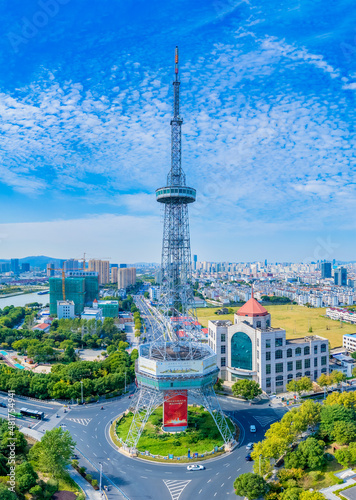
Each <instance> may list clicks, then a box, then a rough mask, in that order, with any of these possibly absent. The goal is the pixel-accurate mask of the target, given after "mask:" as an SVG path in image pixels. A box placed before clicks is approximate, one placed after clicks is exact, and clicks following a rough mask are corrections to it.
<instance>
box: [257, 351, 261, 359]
mask: <svg viewBox="0 0 356 500" xmlns="http://www.w3.org/2000/svg"><path fill="white" fill-rule="evenodd" d="M257 359H260V351H257Z"/></svg>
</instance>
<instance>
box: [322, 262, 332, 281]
mask: <svg viewBox="0 0 356 500" xmlns="http://www.w3.org/2000/svg"><path fill="white" fill-rule="evenodd" d="M321 277H322V279H324V278H331V262H322V263H321Z"/></svg>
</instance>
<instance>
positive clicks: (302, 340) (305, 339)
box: [286, 335, 328, 344]
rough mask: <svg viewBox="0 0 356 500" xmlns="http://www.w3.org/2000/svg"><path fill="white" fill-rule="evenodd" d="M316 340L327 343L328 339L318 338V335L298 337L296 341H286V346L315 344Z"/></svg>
mask: <svg viewBox="0 0 356 500" xmlns="http://www.w3.org/2000/svg"><path fill="white" fill-rule="evenodd" d="M316 340H324V341H325V342H328V339H326V338H324V337H319V335H308V336H307V337H300V338H298V339H287V340H286V344H305V343H306V342H315V341H316Z"/></svg>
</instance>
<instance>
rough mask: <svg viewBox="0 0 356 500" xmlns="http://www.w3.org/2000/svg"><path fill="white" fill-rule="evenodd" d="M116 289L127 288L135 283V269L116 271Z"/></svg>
mask: <svg viewBox="0 0 356 500" xmlns="http://www.w3.org/2000/svg"><path fill="white" fill-rule="evenodd" d="M117 278H118V279H117V287H118V288H127V287H128V286H130V285H134V284H135V283H136V267H126V268H123V267H121V268H120V269H119V270H118V276H117Z"/></svg>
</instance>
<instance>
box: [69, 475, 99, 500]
mask: <svg viewBox="0 0 356 500" xmlns="http://www.w3.org/2000/svg"><path fill="white" fill-rule="evenodd" d="M68 473H69V475H70V477H71V478H72V479H73V480H74V481H75V482H76V483H77V484H78V485H79V486H80V487H81V489H82V490H83V491H84V494H85V497H86V498H89V500H102V499H103V498H105V496H103V497H101V495H100V493H99V491H95V490H94V489H93V487H92V486H91V485H90V484H89V483H88V481H86V480H85V479H84V477H82V476H81V475H80V474H79V472H77V471H76V470H75V469H73V468H72V467H69V468H68Z"/></svg>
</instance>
